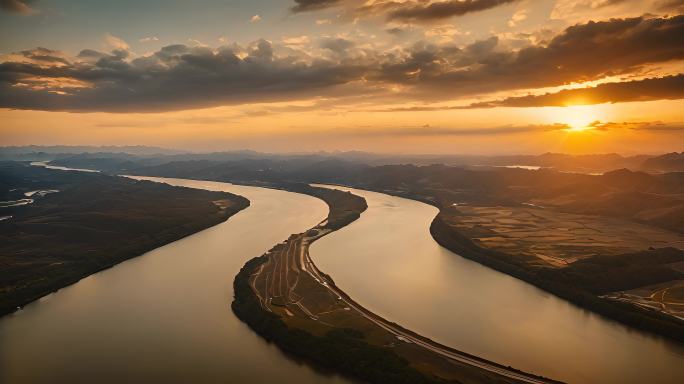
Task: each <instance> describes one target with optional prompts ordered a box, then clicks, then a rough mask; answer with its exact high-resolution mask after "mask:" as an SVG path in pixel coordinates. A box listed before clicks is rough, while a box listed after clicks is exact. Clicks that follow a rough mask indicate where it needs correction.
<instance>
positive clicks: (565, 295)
mask: <svg viewBox="0 0 684 384" xmlns="http://www.w3.org/2000/svg"><path fill="white" fill-rule="evenodd" d="M441 214H442V212H441V210H440V213H438V214H437V216H435V218H434V219H433V221H432V223H431V224H430V234H431V235H432V237H433V238H434V239H435V241H436V242H437V243H438V244H439V245H441V246H442V247H444V248H446V249H448V250H450V251H451V252H454V253H456V254H457V255H460V256H462V257H465V258H467V259H470V260H473V261H475V262H478V263H480V264H482V265H485V266H487V267H489V268H492V269H494V270H497V271H499V272H502V273H505V274H507V275H510V276H512V277H515V278H517V279H520V280H522V281H525V282H527V283H529V284H532V285H534V286H535V287H537V288H540V289H542V290H544V291H545V292H548V293H550V294H552V295H555V296H557V297H559V298H561V299H563V300H566V301H568V302H569V303H571V304H574V305H576V306H578V307H579V308H582V309H584V310H588V311H591V312H593V313H596V314H598V315H601V316H603V317H605V318H607V319H609V320H611V321H616V322H618V323H621V324H624V325H627V326H630V327H634V328H636V329H639V330H642V331H648V332H650V333H652V334H655V335H657V336H659V337H667V338H669V339H671V340H674V341H677V342H680V343H684V327H682V325H681V324H680V323H679V322H677V321H676V320H674V319H670V318H668V317H666V316H665V315H662V314H660V313H657V312H654V311H649V310H646V309H642V308H638V307H636V306H633V305H630V304H627V303H622V302H607V301H606V300H605V299H601V298H599V297H597V296H594V295H592V294H589V293H585V292H583V291H579V290H577V289H574V288H573V287H568V286H566V285H565V284H563V283H558V282H555V281H553V279H550V278H547V277H545V276H543V275H542V276H540V275H538V274H534V273H533V272H532V271H529V270H527V269H525V268H524V267H521V266H519V265H517V264H515V263H513V262H510V258H509V257H507V255H506V254H504V253H502V252H497V251H493V250H488V249H484V248H482V247H480V246H478V245H476V244H475V243H473V242H472V241H470V239H468V238H467V237H465V236H464V235H462V234H461V233H459V232H458V231H456V230H454V229H453V228H451V227H449V225H447V224H446V223H445V222H444V221H443V220H442V216H441Z"/></svg>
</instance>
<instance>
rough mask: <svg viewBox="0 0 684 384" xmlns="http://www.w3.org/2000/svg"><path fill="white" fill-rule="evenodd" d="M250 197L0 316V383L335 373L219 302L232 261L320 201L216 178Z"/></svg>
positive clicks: (236, 266)
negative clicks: (224, 214) (217, 218)
mask: <svg viewBox="0 0 684 384" xmlns="http://www.w3.org/2000/svg"><path fill="white" fill-rule="evenodd" d="M157 180H163V181H165V182H167V183H169V184H172V185H182V186H187V187H194V188H203V189H210V190H220V191H229V192H233V193H236V194H239V195H242V196H245V197H246V198H248V199H249V200H250V202H251V206H250V207H249V208H247V209H245V210H243V211H241V212H239V213H238V214H236V215H235V216H233V217H231V218H230V219H228V221H226V222H224V223H221V224H219V225H216V226H214V227H212V228H209V229H207V230H204V231H202V232H199V233H196V234H194V235H192V236H189V237H186V238H184V239H182V240H179V241H176V242H174V243H171V244H167V245H165V246H163V247H160V248H157V249H155V250H153V251H151V252H148V253H146V254H144V255H142V256H140V257H137V258H134V259H131V260H128V261H125V262H123V263H121V264H118V265H117V266H115V267H113V268H111V269H108V270H105V271H102V272H100V273H96V274H94V275H91V276H89V277H87V278H85V279H83V280H81V281H79V282H78V283H76V284H74V285H71V286H69V287H66V288H64V289H61V290H59V291H57V292H56V293H53V294H51V295H48V296H46V297H44V298H42V299H41V300H39V301H37V302H34V303H32V304H29V305H27V306H26V307H24V308H23V309H22V310H21V311H19V312H16V313H15V314H12V315H9V316H5V317H3V318H0V383H3V384H24V383H70V384H71V383H141V384H143V383H144V384H149V383H167V384H168V383H278V382H284V380H285V379H287V381H288V382H294V383H347V382H348V381H347V380H344V379H341V378H340V377H337V376H330V375H326V374H324V373H320V372H315V371H314V370H312V369H311V368H309V367H308V366H306V365H302V364H300V363H298V362H296V361H294V360H292V359H290V358H288V357H286V356H285V355H284V354H283V353H281V352H280V351H279V350H278V349H277V348H276V347H275V346H273V345H269V344H268V343H266V342H265V341H264V340H263V339H261V338H260V337H259V336H258V335H256V334H255V333H254V332H252V331H251V330H250V329H249V328H248V327H247V326H246V325H245V324H244V323H242V322H241V321H240V320H239V319H237V318H236V317H235V316H234V315H233V312H232V311H231V309H230V303H231V301H232V298H233V278H234V277H235V275H236V274H237V273H238V271H239V270H240V268H241V267H242V266H243V265H244V263H245V262H246V261H247V260H249V259H251V258H252V257H255V256H259V255H261V254H262V253H264V252H265V251H267V250H268V249H270V248H271V247H272V246H273V245H275V244H277V243H278V242H281V241H283V240H285V239H286V238H287V237H288V236H289V235H290V234H291V233H293V232H298V231H304V230H306V229H308V228H310V227H312V226H314V225H316V224H317V223H318V222H319V221H321V220H322V219H324V218H325V217H326V216H327V212H328V208H327V206H326V205H325V203H323V202H322V201H320V200H318V199H316V198H313V197H310V196H306V195H300V194H295V193H289V192H284V191H277V190H272V189H264V188H256V187H246V186H237V185H231V184H226V183H216V182H204V181H190V180H177V179H157Z"/></svg>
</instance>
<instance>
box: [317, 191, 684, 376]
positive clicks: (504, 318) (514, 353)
mask: <svg viewBox="0 0 684 384" xmlns="http://www.w3.org/2000/svg"><path fill="white" fill-rule="evenodd" d="M339 189H343V190H349V191H352V192H353V193H356V194H358V195H361V196H363V197H364V198H366V200H367V202H368V205H369V208H368V210H367V211H366V212H365V213H364V214H363V215H362V216H361V218H360V219H359V220H357V221H356V222H354V223H352V224H351V225H349V226H348V227H345V228H343V229H341V230H339V231H338V232H337V233H335V234H333V235H330V236H327V237H324V238H322V239H321V240H319V241H317V242H315V243H314V244H313V245H312V247H311V255H312V257H313V258H314V260H315V262H316V264H317V265H318V266H319V267H320V268H321V270H323V271H324V272H326V273H329V274H330V275H331V276H332V277H333V278H334V279H335V282H336V284H337V285H338V286H339V287H341V288H342V289H344V290H345V291H346V292H347V293H348V294H349V295H350V296H351V297H353V298H354V299H355V300H357V301H358V302H359V303H361V304H363V305H365V306H366V307H368V308H369V309H371V310H372V311H374V312H376V313H378V314H381V315H382V316H385V317H386V318H388V319H390V320H393V321H396V322H397V323H399V324H401V325H403V326H406V327H407V328H409V329H412V330H414V331H417V332H418V333H421V334H423V335H425V336H428V337H430V338H432V339H434V340H437V341H439V342H441V343H444V344H446V345H449V346H452V347H455V348H458V349H461V350H463V351H465V352H469V353H473V354H476V355H479V356H482V357H485V358H488V359H491V360H494V361H497V362H499V363H503V364H506V365H511V366H514V367H516V368H519V369H523V370H527V371H530V372H534V373H538V374H543V375H546V376H549V377H553V378H555V379H560V380H564V381H568V382H571V383H616V384H617V383H620V384H623V383H634V384H642V383H668V384H669V383H673V384H674V383H680V382H682V378H684V358H683V357H682V356H683V353H684V349H683V348H682V346H680V345H676V344H674V343H669V342H666V341H663V340H661V339H658V338H655V337H651V336H649V335H646V334H644V333H642V332H639V331H634V330H630V329H628V328H626V327H623V326H621V325H619V324H617V323H614V322H611V321H607V320H605V319H603V318H601V317H599V316H597V315H594V314H591V313H589V312H587V311H584V310H582V309H579V308H577V307H575V306H573V305H571V304H569V303H567V302H565V301H563V300H561V299H558V298H556V297H555V296H553V295H550V294H548V293H546V292H544V291H541V290H539V289H537V288H535V287H533V286H531V285H528V284H526V283H524V282H522V281H520V280H517V279H515V278H513V277H510V276H508V275H505V274H502V273H499V272H496V271H494V270H491V269H489V268H486V267H484V266H482V265H480V264H477V263H475V262H472V261H469V260H467V259H464V258H462V257H459V256H457V255H455V254H453V253H451V252H449V251H447V250H446V249H444V248H442V247H440V246H439V245H438V244H437V243H436V242H435V241H434V240H433V239H432V237H431V236H430V233H429V231H428V228H429V226H430V222H431V221H432V219H433V218H434V216H435V215H436V214H437V209H436V208H434V207H432V206H429V205H426V204H423V203H420V202H416V201H412V200H406V199H402V198H398V197H392V196H388V195H384V194H379V193H374V192H368V191H362V190H356V189H350V188H339Z"/></svg>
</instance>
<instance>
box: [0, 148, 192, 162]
mask: <svg viewBox="0 0 684 384" xmlns="http://www.w3.org/2000/svg"><path fill="white" fill-rule="evenodd" d="M95 152H107V153H126V154H129V155H146V156H149V155H176V154H182V153H188V152H187V151H181V150H176V149H169V148H161V147H148V146H144V145H123V146H115V145H109V146H87V145H45V146H43V145H26V146H7V147H0V159H20V160H23V158H27V157H28V158H29V160H30V158H31V157H34V158H36V159H37V160H42V158H40V157H43V158H48V157H51V156H50V155H53V156H52V157H53V158H54V155H67V154H71V155H73V154H81V153H95Z"/></svg>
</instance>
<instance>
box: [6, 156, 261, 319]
mask: <svg viewBox="0 0 684 384" xmlns="http://www.w3.org/2000/svg"><path fill="white" fill-rule="evenodd" d="M0 173H1V176H2V179H3V180H7V181H8V184H7V191H8V192H6V193H8V194H9V193H11V194H17V195H19V194H21V195H23V194H24V193H31V191H34V190H39V189H40V190H45V189H48V190H55V191H58V192H54V193H50V194H48V195H45V196H41V197H39V198H37V199H35V201H34V202H33V203H31V204H27V205H24V206H19V207H11V208H12V212H11V218H10V219H7V220H2V221H0V244H2V245H0V254H1V255H2V256H1V261H2V264H3V266H4V267H3V269H2V272H1V273H0V293H1V295H0V316H2V315H6V314H9V313H12V312H14V311H15V310H17V309H18V308H21V307H22V306H24V305H26V304H28V303H30V302H32V301H34V300H37V299H39V298H41V297H43V296H45V295H47V294H49V293H51V292H54V291H56V290H59V289H61V288H63V287H65V286H68V285H71V284H74V283H76V282H78V281H79V280H81V279H82V278H84V277H86V276H88V275H91V274H93V273H96V272H99V271H102V270H104V269H107V268H110V267H112V266H114V265H116V264H118V263H120V262H122V261H124V260H128V259H130V258H133V257H136V256H139V255H142V254H143V253H145V252H147V251H150V250H153V249H155V248H158V247H160V246H163V245H165V244H168V243H171V242H173V241H176V240H179V239H181V238H184V237H186V236H189V235H191V234H194V233H196V232H199V231H201V230H203V229H206V228H209V227H211V226H214V225H216V224H218V223H221V222H223V221H225V220H227V219H228V218H229V217H231V216H232V215H234V214H235V213H237V212H239V211H240V210H242V209H244V208H246V207H247V206H249V201H248V200H247V199H245V198H243V197H241V196H237V195H233V194H230V193H223V192H210V191H201V190H195V189H190V188H178V187H172V186H169V185H165V184H160V183H152V182H147V181H135V180H131V179H127V178H123V177H114V176H106V175H101V174H96V173H88V174H85V173H81V172H65V171H57V170H49V169H45V168H40V167H31V166H28V165H25V164H20V163H3V166H2V169H0Z"/></svg>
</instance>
